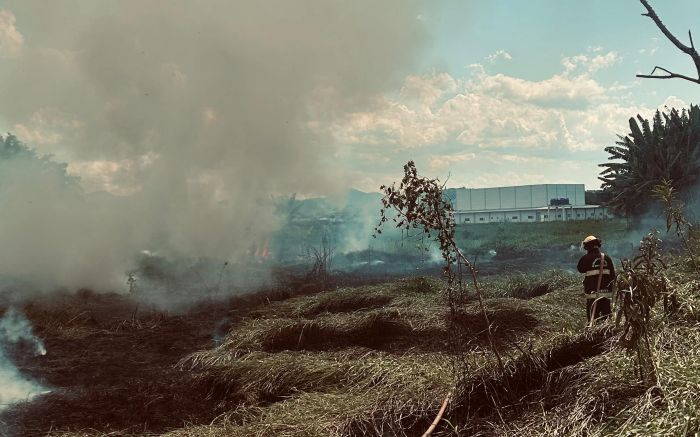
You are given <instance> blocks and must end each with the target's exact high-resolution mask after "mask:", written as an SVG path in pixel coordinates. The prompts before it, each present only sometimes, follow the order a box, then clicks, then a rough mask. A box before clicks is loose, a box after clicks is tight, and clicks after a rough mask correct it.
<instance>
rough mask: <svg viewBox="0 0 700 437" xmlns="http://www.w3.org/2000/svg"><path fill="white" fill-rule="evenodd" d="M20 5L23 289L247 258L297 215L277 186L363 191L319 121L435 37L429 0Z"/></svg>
mask: <svg viewBox="0 0 700 437" xmlns="http://www.w3.org/2000/svg"><path fill="white" fill-rule="evenodd" d="M3 7H4V8H7V10H8V11H9V13H12V14H13V15H14V16H15V17H17V21H18V22H19V23H20V25H19V29H20V30H19V31H22V29H31V38H29V37H26V38H23V40H22V41H23V46H22V47H21V50H19V51H18V53H17V56H14V57H12V58H9V59H7V60H5V61H4V68H3V71H2V73H0V74H1V77H0V79H1V82H2V86H0V98H1V99H2V101H3V102H15V103H14V104H12V105H3V109H2V111H0V113H1V115H2V118H3V120H4V122H5V123H6V124H7V126H9V127H11V128H13V131H14V132H15V133H16V134H17V135H18V136H19V139H20V140H21V141H23V142H25V143H26V144H28V145H29V146H30V148H31V149H33V150H35V152H34V151H26V150H19V151H17V150H18V147H17V143H16V141H15V139H14V137H4V139H3V143H4V149H3V151H2V153H0V157H1V159H0V166H1V168H0V170H1V171H0V175H1V176H0V178H1V180H0V187H1V188H0V205H1V206H2V210H3V220H2V222H1V223H0V276H3V277H8V278H11V279H13V280H15V281H16V283H17V284H18V285H17V286H16V287H12V288H13V292H14V293H16V294H22V293H25V292H26V291H25V290H38V291H47V290H52V289H79V288H89V289H91V290H95V291H118V290H123V289H124V282H125V277H124V276H125V272H128V271H130V270H132V269H134V268H135V265H134V263H135V257H137V256H138V254H140V253H141V252H142V251H143V250H147V251H150V252H151V253H157V254H158V255H159V256H161V257H163V258H165V259H167V260H170V261H172V262H175V263H177V262H179V261H178V260H180V259H195V260H196V259H216V260H221V261H222V262H226V261H228V262H229V263H230V264H231V265H234V264H238V263H239V261H241V260H246V258H247V257H248V256H249V251H250V248H251V247H252V246H256V245H260V244H263V242H264V241H265V240H267V239H268V238H269V236H270V234H271V233H273V232H274V231H275V230H276V229H278V228H279V226H280V218H279V217H278V216H277V215H276V214H275V206H274V202H273V201H271V198H274V197H277V196H288V195H289V194H291V193H293V192H300V193H305V195H307V196H308V195H335V194H338V193H340V192H341V191H342V190H343V189H344V188H345V187H347V186H349V183H348V182H349V180H350V179H351V177H352V175H349V174H344V173H343V172H340V171H338V169H337V168H334V166H333V162H332V159H331V158H332V156H333V153H334V150H335V146H334V144H333V138H331V137H330V136H329V135H327V133H326V132H324V131H323V130H322V129H320V128H318V126H320V125H322V123H321V122H322V121H329V120H330V119H333V118H334V117H340V116H342V115H343V114H346V113H348V112H349V111H352V110H353V109H354V108H356V107H358V105H365V104H367V103H368V102H370V101H371V99H372V98H373V97H374V96H376V95H377V94H378V93H380V92H381V91H383V90H384V89H387V87H391V86H393V85H395V81H396V80H398V78H399V77H400V76H401V74H402V72H403V71H404V69H405V68H408V67H409V66H411V65H412V64H413V63H414V62H415V59H416V55H417V54H418V53H419V50H420V48H421V47H422V45H423V43H424V41H425V40H426V35H425V32H424V30H423V25H422V23H421V21H420V20H418V19H416V17H417V15H418V13H417V3H416V2H408V3H406V2H395V1H394V2H387V3H382V4H375V3H374V2H364V1H363V2H340V3H328V2H325V1H316V0H310V1H307V2H304V3H303V4H296V5H292V4H290V3H288V2H285V1H273V2H268V3H266V4H264V5H263V4H258V3H255V4H252V3H247V2H239V1H235V2H229V1H218V0H217V1H213V2H209V3H208V4H207V5H206V6H205V5H200V4H195V3H192V2H186V1H176V2H169V1H156V2H148V3H144V2H141V1H136V0H134V1H124V2H112V3H110V4H105V5H100V6H98V5H97V4H90V5H85V4H83V3H82V2H76V1H73V0H63V1H59V2H52V3H51V4H50V5H46V7H42V8H37V7H36V6H35V5H31V4H29V3H27V2H23V1H9V2H5V3H4V4H3ZM75 10H80V11H81V12H80V14H75V13H73V11H75ZM55 23H61V25H60V26H56V25H55ZM252 23H256V24H252ZM125 35H128V36H127V37H125ZM370 42H371V43H370ZM8 143H9V145H8ZM15 152H16V153H15ZM56 163H66V164H56ZM73 177H80V180H74V179H73ZM217 263H218V261H217ZM215 270H216V269H215ZM237 276H239V277H241V276H245V270H244V271H243V272H242V273H241V274H240V275H237ZM216 277H217V273H216V272H215V273H214V277H213V278H207V281H210V282H211V281H212V280H213V281H216ZM255 282H256V281H253V282H252V283H251V284H250V285H257V284H256V283H255Z"/></svg>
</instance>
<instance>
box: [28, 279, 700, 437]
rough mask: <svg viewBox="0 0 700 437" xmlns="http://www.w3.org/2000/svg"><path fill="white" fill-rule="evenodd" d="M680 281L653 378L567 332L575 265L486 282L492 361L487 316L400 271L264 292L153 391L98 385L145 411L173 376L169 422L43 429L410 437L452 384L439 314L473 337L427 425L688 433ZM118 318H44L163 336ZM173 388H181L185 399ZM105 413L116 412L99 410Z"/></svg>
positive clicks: (82, 409)
mask: <svg viewBox="0 0 700 437" xmlns="http://www.w3.org/2000/svg"><path fill="white" fill-rule="evenodd" d="M687 279H688V278H684V280H682V281H678V282H680V283H682V284H684V285H683V287H685V288H682V287H681V288H678V290H682V293H681V294H682V295H683V296H684V297H683V299H682V301H683V305H682V306H681V311H680V312H679V314H678V315H677V316H676V317H675V318H674V319H673V320H674V321H673V323H674V325H672V327H671V328H670V329H666V330H665V331H664V333H663V335H661V336H659V337H658V338H656V343H655V350H656V351H657V361H658V365H659V368H660V386H659V388H658V389H652V388H650V387H647V386H644V385H642V384H640V383H638V382H637V381H636V379H635V377H634V373H633V363H632V361H631V359H630V357H628V356H626V355H625V354H624V353H622V352H621V351H620V350H618V349H617V348H615V347H614V345H611V344H610V343H609V342H608V339H609V338H610V337H611V335H612V334H613V333H612V332H611V331H610V330H607V329H604V328H600V329H595V330H589V331H583V330H582V328H583V326H584V324H585V321H584V314H585V311H584V307H583V301H582V299H581V293H580V290H579V285H578V282H579V278H577V277H573V276H571V275H568V274H565V273H557V272H550V273H545V274H542V275H513V276H509V277H508V278H506V279H502V278H500V279H499V278H495V280H489V281H486V283H485V288H486V290H487V294H488V295H489V296H490V297H489V299H488V300H487V307H488V311H489V315H490V318H491V320H492V322H493V323H494V327H493V328H494V332H495V334H496V338H497V344H498V345H499V348H501V350H502V352H503V354H504V356H505V358H506V368H505V370H504V371H501V370H499V369H498V368H497V367H496V366H495V364H494V363H493V360H492V359H491V357H490V354H489V353H488V352H487V349H486V348H485V347H484V346H485V342H484V340H485V337H484V336H485V328H486V327H485V326H484V325H483V321H482V319H481V316H480V314H479V310H478V306H477V304H476V302H473V301H469V300H468V301H467V302H466V304H465V306H464V311H463V312H462V313H460V314H459V315H458V316H457V319H456V320H449V312H448V311H447V309H446V302H445V295H444V293H443V291H442V283H441V281H438V280H433V279H424V278H411V279H407V280H402V281H395V282H393V283H388V284H381V285H375V286H363V287H357V288H344V289H339V290H333V291H327V292H322V293H319V294H316V295H309V296H302V297H296V298H291V299H286V300H282V301H279V302H268V301H267V300H263V301H262V302H261V305H260V306H258V307H257V308H255V309H254V310H253V311H251V312H249V313H248V315H247V317H246V318H244V319H243V320H240V321H237V322H236V323H235V324H234V325H233V326H232V329H231V331H230V332H229V334H228V335H227V336H226V338H225V339H224V341H223V342H222V343H221V344H220V345H219V346H217V347H215V348H210V349H202V350H200V351H199V352H195V353H191V354H187V355H184V354H181V355H179V357H178V358H180V359H179V361H178V362H177V364H176V365H174V361H170V364H169V367H168V369H169V370H167V371H165V372H164V371H163V369H165V368H164V367H160V368H157V367H153V369H152V370H153V372H152V373H151V375H152V377H153V378H154V383H155V381H156V380H161V383H155V384H156V385H158V384H161V385H160V388H158V389H156V388H154V389H153V390H151V389H138V388H137V387H136V386H134V385H125V384H123V383H122V382H119V381H118V380H116V379H115V380H114V381H113V382H114V384H117V385H118V386H120V387H122V388H124V389H127V390H130V391H129V392H128V393H124V394H127V395H130V396H134V398H133V401H132V402H136V403H139V404H140V403H141V402H143V405H142V406H140V407H139V408H145V409H148V408H151V407H149V406H147V403H148V401H149V399H150V400H156V403H157V404H159V405H162V406H167V405H172V403H169V402H164V401H162V400H161V401H158V400H157V399H159V397H161V398H162V397H163V395H164V392H163V390H161V389H163V388H165V386H164V385H162V380H163V379H168V378H172V379H170V380H169V384H171V388H172V387H175V385H172V384H179V385H178V387H179V388H178V389H177V390H176V392H177V393H176V396H173V400H174V401H176V402H178V401H179V402H184V404H185V405H182V406H181V407H184V408H179V407H178V408H175V409H173V410H172V411H171V414H172V415H174V416H176V418H177V419H178V420H180V422H181V423H180V424H177V425H176V424H173V423H172V422H171V423H170V425H168V426H166V427H161V428H160V429H158V428H156V427H151V428H149V429H148V430H146V431H144V430H143V429H141V430H139V429H138V427H137V426H133V425H135V424H137V423H140V424H143V423H145V421H148V420H152V419H153V418H154V417H155V418H158V414H161V413H164V412H165V410H153V411H151V412H147V414H146V416H148V417H146V416H144V417H143V418H136V417H131V418H130V419H129V420H127V422H130V426H123V425H119V424H116V423H112V424H110V425H109V426H108V425H107V424H106V420H105V419H106V417H107V416H105V415H104V413H103V415H102V416H101V417H100V418H99V421H95V419H94V418H93V419H92V422H93V423H98V424H99V426H95V425H88V423H87V421H84V422H73V426H71V427H65V426H63V427H61V426H58V427H55V428H54V431H52V432H51V434H50V435H55V436H59V435H61V436H64V437H83V436H88V435H90V436H95V435H109V434H102V433H105V432H114V433H116V434H113V435H131V434H133V435H148V434H149V433H151V432H160V431H165V430H170V431H169V432H167V434H166V435H168V436H172V437H189V436H282V437H287V436H290V437H291V436H300V435H303V436H360V435H362V436H364V435H381V436H417V435H420V434H421V433H422V432H423V431H425V429H426V428H427V426H428V425H429V423H430V422H431V421H432V419H433V417H434V415H435V413H436V412H437V410H438V409H439V407H440V403H441V402H442V399H443V398H444V396H445V394H446V393H447V392H448V391H449V390H450V389H451V388H453V387H455V380H454V375H455V373H454V370H455V367H454V366H455V361H454V360H453V359H452V357H451V356H450V353H449V350H450V349H449V347H448V334H450V333H449V332H448V326H459V327H460V332H461V333H462V335H465V336H466V337H467V338H468V339H470V340H471V345H472V349H471V351H469V352H468V353H467V355H466V358H465V360H464V364H465V365H464V367H460V369H461V373H460V375H461V378H460V380H459V383H458V384H457V386H456V387H458V390H457V395H455V397H454V399H453V401H452V402H451V404H450V406H449V409H448V412H447V415H446V416H445V420H444V421H443V422H442V423H441V424H440V426H439V427H438V429H437V430H436V432H435V433H434V436H445V435H453V434H454V433H457V432H459V433H460V435H480V436H523V435H528V436H530V435H532V436H543V437H544V436H570V435H572V436H582V437H583V436H607V435H693V433H695V432H698V421H697V417H698V414H697V412H698V409H699V407H698V406H700V397H699V395H698V394H697V393H700V377H699V376H698V375H700V365H698V364H697V363H698V362H700V334H699V332H700V330H699V329H698V326H697V325H696V323H697V314H698V310H697V308H700V306H698V305H697V304H696V302H700V300H695V299H696V290H697V287H696V286H695V285H694V284H696V283H694V282H692V281H689V280H687ZM37 311H38V310H37ZM37 314H39V313H35V316H36V315H37ZM90 314H91V315H94V314H95V313H94V312H93V313H90ZM124 314H125V317H123V318H122V319H121V322H119V323H116V322H115V323H106V322H105V321H103V320H100V319H99V317H95V319H96V321H97V325H91V323H93V322H91V319H90V317H87V316H86V315H85V314H84V309H83V310H82V312H81V311H78V310H77V309H73V310H66V312H65V313H60V314H58V313H56V314H53V316H52V317H53V318H51V317H44V318H43V319H44V320H46V321H47V322H46V323H45V324H44V326H49V322H50V323H51V325H50V326H51V328H50V329H52V330H55V331H57V332H59V333H62V334H60V335H61V336H63V337H62V338H64V340H66V339H68V338H73V339H76V338H77V339H79V338H81V337H80V336H78V335H77V334H75V333H77V332H81V331H80V330H81V329H86V330H88V332H89V335H88V337H87V338H90V336H94V335H104V336H109V337H105V338H109V339H110V341H114V339H116V338H124V339H127V338H128V339H131V341H133V340H134V339H135V338H136V337H137V336H138V335H143V337H139V338H142V339H147V338H149V337H152V336H155V335H159V334H160V333H163V332H171V331H170V330H168V329H166V328H167V327H168V326H172V324H174V323H175V319H176V318H173V317H170V316H167V317H164V318H163V319H162V320H159V318H158V315H156V314H152V315H147V314H143V315H142V316H141V318H139V317H137V318H135V319H134V318H130V317H129V316H128V314H129V313H128V312H125V313H124ZM76 316H77V317H76ZM178 320H179V319H178ZM181 322H184V320H181ZM450 322H451V323H456V325H455V324H452V325H451V324H450ZM660 322H661V320H660ZM211 325H212V324H211V323H210V324H209V325H207V326H211ZM179 329H186V325H182V326H181V327H180V328H179ZM71 333H72V334H71ZM81 335H83V334H81ZM168 335H170V334H168ZM172 335H175V330H172ZM168 338H172V339H173V341H174V338H175V337H168ZM86 344H87V343H86ZM183 356H184V358H183ZM174 357H175V354H174V355H171V360H172V358H174ZM158 369H160V371H161V372H162V374H161V375H157V373H156V372H158ZM169 372H172V373H169ZM73 376H74V375H73ZM68 377H69V375H68V373H66V378H68ZM120 377H123V375H122V376H120ZM141 384H143V382H141ZM139 390H140V391H139ZM112 393H114V392H112ZM139 393H141V394H142V396H141V395H139ZM659 393H661V394H662V395H663V396H662V397H659ZM188 394H189V396H191V397H192V399H185V398H184V397H185V396H188ZM140 396H141V397H140ZM180 396H183V397H180ZM86 399H88V400H92V401H95V405H96V408H94V409H90V408H88V407H86V406H85V405H73V406H74V407H77V409H76V410H75V413H74V414H85V413H86V412H87V413H88V414H90V413H91V412H93V413H94V414H98V413H97V408H98V407H99V408H109V407H107V406H106V405H102V404H100V402H101V401H102V398H90V397H89V396H88V397H87V398H86ZM115 400H116V401H121V402H128V401H127V400H126V398H125V397H119V396H117V397H116V398H115ZM195 403H200V404H201V405H199V406H197V407H195V406H194V404H195ZM66 406H68V404H66ZM202 406H204V407H206V408H208V409H209V411H208V413H209V414H207V413H205V411H204V408H201V407H202ZM187 408H189V409H190V411H189V416H188V415H187V413H185V410H186V409H187ZM34 411H35V412H38V413H39V414H41V413H42V411H39V410H34ZM112 411H113V412H119V411H122V412H124V411H123V410H119V409H114V407H113V406H112ZM122 423H126V422H122ZM163 423H165V422H163ZM80 424H82V425H83V426H82V427H81V426H76V425H80ZM89 426H92V427H93V428H95V429H94V431H93V430H91V429H90V427H89ZM37 429H39V428H37ZM46 431H47V430H46V429H44V434H42V435H47V434H46Z"/></svg>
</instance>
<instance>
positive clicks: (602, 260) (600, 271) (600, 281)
mask: <svg viewBox="0 0 700 437" xmlns="http://www.w3.org/2000/svg"><path fill="white" fill-rule="evenodd" d="M604 264H605V254H604V253H603V252H600V268H599V269H598V286H597V287H596V289H595V294H596V295H598V293H600V286H601V285H602V284H603V267H604ZM601 299H603V298H602V297H598V298H596V299H595V300H594V301H593V304H592V305H591V319H590V320H589V321H588V327H589V328H592V327H593V323H595V310H596V307H597V306H598V301H599V300H601Z"/></svg>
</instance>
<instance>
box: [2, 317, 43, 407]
mask: <svg viewBox="0 0 700 437" xmlns="http://www.w3.org/2000/svg"><path fill="white" fill-rule="evenodd" d="M19 343H22V344H25V345H27V346H30V347H31V349H32V351H33V353H34V354H35V355H45V354H46V348H45V347H44V344H43V343H42V341H41V340H40V339H38V338H37V337H36V336H35V335H34V334H33V333H32V326H31V324H30V323H29V321H28V320H27V319H26V318H25V317H24V315H22V314H21V313H20V312H18V311H17V310H15V309H14V308H10V309H8V310H7V311H6V312H5V315H4V316H3V317H2V318H0V411H2V410H4V409H5V408H7V407H8V406H10V405H12V404H14V403H17V402H22V401H29V400H31V399H32V398H34V397H36V396H38V395H40V394H42V393H46V389H45V388H43V387H41V386H40V385H39V384H37V383H35V382H33V381H31V380H29V379H27V378H25V377H24V376H23V375H22V374H21V373H20V372H19V370H18V369H17V367H16V366H15V365H14V364H13V363H12V362H11V361H10V359H9V358H8V356H7V352H8V351H9V348H11V347H15V346H16V345H17V344H19Z"/></svg>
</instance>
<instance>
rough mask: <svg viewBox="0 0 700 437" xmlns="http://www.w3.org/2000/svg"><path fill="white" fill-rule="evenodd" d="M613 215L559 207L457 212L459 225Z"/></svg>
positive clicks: (592, 218)
mask: <svg viewBox="0 0 700 437" xmlns="http://www.w3.org/2000/svg"><path fill="white" fill-rule="evenodd" d="M612 217H613V215H612V214H610V212H609V211H608V210H607V208H604V207H595V208H582V207H578V208H577V207H575V206H574V207H571V206H569V207H559V208H550V209H512V210H506V211H503V210H501V211H480V212H469V211H456V212H455V221H456V222H457V224H481V223H535V222H553V221H568V220H605V219H608V218H612Z"/></svg>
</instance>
